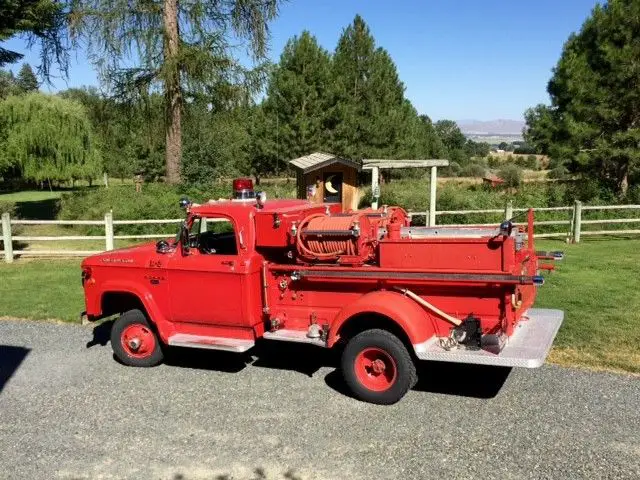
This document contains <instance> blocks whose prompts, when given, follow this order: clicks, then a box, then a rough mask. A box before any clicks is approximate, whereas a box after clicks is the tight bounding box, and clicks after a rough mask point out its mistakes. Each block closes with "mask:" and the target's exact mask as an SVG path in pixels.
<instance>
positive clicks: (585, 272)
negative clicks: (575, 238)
mask: <svg viewBox="0 0 640 480" xmlns="http://www.w3.org/2000/svg"><path fill="white" fill-rule="evenodd" d="M537 248H544V249H557V250H564V251H565V253H566V258H565V260H564V261H562V262H558V264H557V271H555V272H552V273H550V274H547V281H546V283H545V285H544V286H543V287H542V288H541V289H540V294H539V296H538V301H537V303H536V306H538V307H548V308H559V309H562V310H564V311H565V321H564V324H563V326H562V328H561V330H560V332H559V334H558V337H557V339H556V342H555V346H554V350H553V352H552V355H551V360H552V361H553V362H556V363H561V364H569V365H575V364H580V365H585V366H589V367H595V368H604V369H611V370H624V371H628V372H635V373H640V350H639V347H638V345H640V292H639V291H638V287H640V281H639V280H638V279H639V277H640V275H639V273H640V240H638V239H618V240H613V239H604V238H602V239H595V238H593V239H589V240H588V241H585V242H583V243H581V244H579V245H565V244H562V243H560V242H549V241H546V242H538V244H537Z"/></svg>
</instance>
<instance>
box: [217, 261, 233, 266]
mask: <svg viewBox="0 0 640 480" xmlns="http://www.w3.org/2000/svg"><path fill="white" fill-rule="evenodd" d="M235 263H236V262H234V261H233V260H222V261H221V262H220V264H221V265H228V266H229V267H233V266H234V265H235Z"/></svg>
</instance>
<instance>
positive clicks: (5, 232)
mask: <svg viewBox="0 0 640 480" xmlns="http://www.w3.org/2000/svg"><path fill="white" fill-rule="evenodd" d="M527 210H528V209H527V208H513V205H512V204H511V202H509V203H508V204H507V205H506V206H505V208H504V209H485V210H441V211H437V212H436V216H437V217H441V216H447V215H477V214H495V215H496V216H498V215H500V217H499V218H496V221H495V222H493V223H477V224H474V223H464V224H451V223H444V224H443V225H446V226H459V227H463V226H467V227H468V226H494V225H496V223H497V222H499V221H501V220H502V219H511V218H513V217H514V216H517V215H518V214H520V213H523V212H526V211H527ZM534 210H535V211H536V212H559V213H561V212H566V213H567V216H569V215H570V216H571V218H570V219H569V218H567V219H566V220H536V221H535V222H534V226H566V227H567V229H566V231H562V232H552V233H538V234H536V238H552V237H560V238H566V240H567V242H573V243H579V242H580V238H581V236H583V235H636V234H640V229H617V230H616V229H609V230H583V228H582V227H583V226H584V225H615V224H631V223H640V218H606V219H584V218H583V216H584V212H586V211H604V210H640V205H600V206H598V205H582V203H581V202H578V201H576V202H575V204H574V205H573V206H567V207H545V208H535V209H534ZM409 215H410V217H412V218H413V217H416V216H425V217H428V215H429V212H413V211H410V212H409ZM182 221H183V219H181V218H173V219H158V220H156V219H151V220H114V219H113V214H112V213H106V214H105V216H104V220H21V219H12V218H11V217H10V216H9V214H8V213H4V214H2V237H1V238H0V241H2V243H3V246H4V249H3V250H0V254H3V255H4V259H5V262H7V263H11V262H13V259H14V257H15V256H31V257H56V256H62V257H65V256H66V257H69V256H87V255H92V254H94V253H99V252H100V251H101V250H62V249H61V250H54V249H51V250H45V249H34V250H32V249H21V250H13V245H12V242H48V241H52V242H54V241H55V242H60V241H79V240H104V242H105V250H113V249H114V244H115V240H144V239H147V240H148V239H156V238H167V237H171V236H173V235H174V233H175V232H170V233H154V234H138V235H116V234H115V227H117V226H118V225H177V224H179V223H180V222H182ZM13 225H85V226H86V225H93V226H102V227H103V228H104V235H63V236H32V235H12V226H13Z"/></svg>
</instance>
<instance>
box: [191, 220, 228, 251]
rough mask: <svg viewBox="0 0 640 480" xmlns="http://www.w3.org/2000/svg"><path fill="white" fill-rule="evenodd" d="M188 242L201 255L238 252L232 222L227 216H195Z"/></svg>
mask: <svg viewBox="0 0 640 480" xmlns="http://www.w3.org/2000/svg"><path fill="white" fill-rule="evenodd" d="M189 242H190V243H191V247H192V248H197V249H198V251H199V252H200V253H201V254H203V255H237V254H238V247H237V244H236V233H235V230H234V228H233V223H232V222H231V221H230V220H229V219H227V218H222V217H207V218H205V217H201V218H196V219H195V220H194V221H193V223H192V224H191V229H190V231H189Z"/></svg>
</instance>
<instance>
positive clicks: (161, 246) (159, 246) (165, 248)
mask: <svg viewBox="0 0 640 480" xmlns="http://www.w3.org/2000/svg"><path fill="white" fill-rule="evenodd" d="M171 250H172V247H171V245H170V244H169V242H167V241H166V240H159V241H158V242H157V243H156V252H158V253H169V252H170V251H171Z"/></svg>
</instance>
